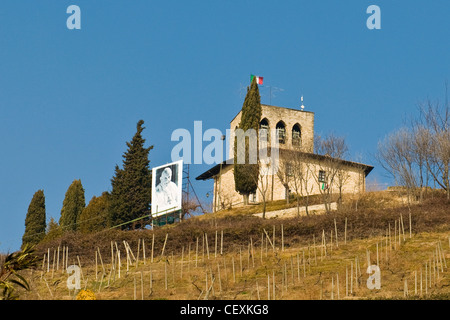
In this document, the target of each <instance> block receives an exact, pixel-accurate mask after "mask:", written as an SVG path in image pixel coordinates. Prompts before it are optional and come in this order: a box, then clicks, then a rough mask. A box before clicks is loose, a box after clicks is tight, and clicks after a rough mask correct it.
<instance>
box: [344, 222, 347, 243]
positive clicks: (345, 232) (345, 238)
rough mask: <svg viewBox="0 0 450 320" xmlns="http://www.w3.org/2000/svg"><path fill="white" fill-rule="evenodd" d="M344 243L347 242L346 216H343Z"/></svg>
mask: <svg viewBox="0 0 450 320" xmlns="http://www.w3.org/2000/svg"><path fill="white" fill-rule="evenodd" d="M344 243H345V244H347V217H345V231H344Z"/></svg>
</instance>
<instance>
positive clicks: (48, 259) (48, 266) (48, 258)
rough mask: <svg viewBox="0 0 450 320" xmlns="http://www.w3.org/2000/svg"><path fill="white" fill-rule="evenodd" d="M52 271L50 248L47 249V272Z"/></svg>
mask: <svg viewBox="0 0 450 320" xmlns="http://www.w3.org/2000/svg"><path fill="white" fill-rule="evenodd" d="M49 272H50V248H48V250H47V273H49Z"/></svg>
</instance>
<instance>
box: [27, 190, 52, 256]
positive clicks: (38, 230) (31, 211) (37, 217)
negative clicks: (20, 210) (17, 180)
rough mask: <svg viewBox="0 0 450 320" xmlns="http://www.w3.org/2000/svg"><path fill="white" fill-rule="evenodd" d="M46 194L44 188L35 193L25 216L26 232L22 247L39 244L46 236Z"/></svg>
mask: <svg viewBox="0 0 450 320" xmlns="http://www.w3.org/2000/svg"><path fill="white" fill-rule="evenodd" d="M45 227H46V223H45V196H44V191H43V190H38V191H36V192H35V194H34V195H33V198H32V199H31V202H30V205H29V206H28V212H27V216H26V218H25V232H24V234H23V237H22V248H23V247H24V246H25V244H27V243H28V244H31V245H34V244H37V243H39V242H40V241H41V240H42V239H43V238H44V236H45Z"/></svg>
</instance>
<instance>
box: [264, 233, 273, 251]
mask: <svg viewBox="0 0 450 320" xmlns="http://www.w3.org/2000/svg"><path fill="white" fill-rule="evenodd" d="M263 230H264V232H265V234H266V236H267V240H268V241H269V243H270V245H271V246H272V248H273V251H275V244H274V243H272V241H270V237H269V235H268V234H267V231H266V229H264V228H263Z"/></svg>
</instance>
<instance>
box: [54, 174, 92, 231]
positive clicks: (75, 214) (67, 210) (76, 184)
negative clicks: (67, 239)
mask: <svg viewBox="0 0 450 320" xmlns="http://www.w3.org/2000/svg"><path fill="white" fill-rule="evenodd" d="M85 206H86V201H85V198H84V189H83V185H82V184H81V180H74V181H73V182H72V184H71V185H70V186H69V188H68V189H67V192H66V196H65V198H64V201H63V207H62V209H61V217H60V218H59V225H60V227H62V228H63V230H64V231H66V230H72V231H75V230H77V222H78V218H79V216H80V214H81V212H82V211H83V209H84V207H85Z"/></svg>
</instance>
